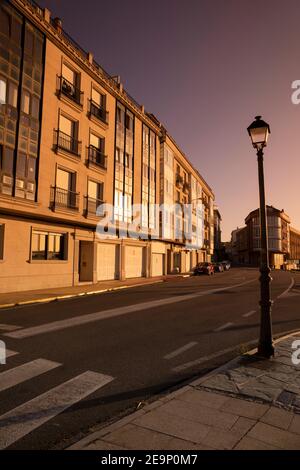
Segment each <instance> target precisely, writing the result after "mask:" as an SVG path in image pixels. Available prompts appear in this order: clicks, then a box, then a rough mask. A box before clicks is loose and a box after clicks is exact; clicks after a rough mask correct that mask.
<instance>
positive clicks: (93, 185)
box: [88, 180, 103, 201]
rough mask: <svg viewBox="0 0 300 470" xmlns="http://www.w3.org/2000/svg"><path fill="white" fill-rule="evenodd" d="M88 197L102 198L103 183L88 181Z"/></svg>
mask: <svg viewBox="0 0 300 470" xmlns="http://www.w3.org/2000/svg"><path fill="white" fill-rule="evenodd" d="M88 197H89V198H92V199H99V200H100V201H102V200H103V183H97V182H96V181H91V180H89V181H88Z"/></svg>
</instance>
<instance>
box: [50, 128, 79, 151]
mask: <svg viewBox="0 0 300 470" xmlns="http://www.w3.org/2000/svg"><path fill="white" fill-rule="evenodd" d="M54 147H55V150H56V151H57V150H64V151H65V152H68V153H72V154H73V155H76V156H77V157H79V156H80V148H81V142H79V141H78V140H76V139H74V137H72V136H71V135H68V134H65V133H64V132H62V131H60V130H59V129H56V130H55V131H54Z"/></svg>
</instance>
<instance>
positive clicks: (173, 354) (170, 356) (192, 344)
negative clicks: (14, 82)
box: [164, 341, 198, 360]
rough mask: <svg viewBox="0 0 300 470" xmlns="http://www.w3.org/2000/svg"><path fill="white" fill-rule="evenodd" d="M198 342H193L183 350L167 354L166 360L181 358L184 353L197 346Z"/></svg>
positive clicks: (182, 348) (183, 347)
mask: <svg viewBox="0 0 300 470" xmlns="http://www.w3.org/2000/svg"><path fill="white" fill-rule="evenodd" d="M196 344H198V343H197V341H191V342H190V343H188V344H186V345H185V346H182V347H181V348H178V349H176V350H175V351H173V352H171V353H169V354H167V355H166V356H165V357H164V359H167V360H169V359H173V358H174V357H176V356H179V355H180V354H182V353H184V352H185V351H188V350H189V349H191V348H193V347H194V346H196Z"/></svg>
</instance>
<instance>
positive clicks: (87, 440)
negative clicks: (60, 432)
mask: <svg viewBox="0 0 300 470" xmlns="http://www.w3.org/2000/svg"><path fill="white" fill-rule="evenodd" d="M299 334H300V331H299V330H294V331H292V332H290V333H287V334H284V336H281V337H280V338H277V339H276V340H274V344H277V343H280V342H281V341H283V340H285V339H287V338H289V337H291V336H295V335H299ZM252 343H257V339H256V340H253V341H250V342H249V343H248V344H249V345H250V344H252ZM237 347H238V346H237ZM255 353H256V348H255V349H251V350H250V351H247V352H245V353H244V354H240V355H239V356H237V357H235V358H234V359H231V360H230V361H228V362H227V363H226V364H223V365H221V366H219V367H217V368H216V369H214V370H212V371H211V372H209V373H208V374H205V375H204V376H203V377H200V378H198V379H195V380H192V382H190V383H189V384H187V385H184V386H183V387H181V388H179V389H178V390H175V391H174V392H171V393H169V394H168V395H166V396H163V397H161V398H157V399H156V400H154V401H153V402H152V403H150V404H148V405H146V406H144V407H143V408H141V409H139V410H136V411H134V412H132V413H130V414H129V415H127V416H124V417H123V418H121V419H119V420H116V421H114V422H113V423H111V424H108V425H107V426H105V425H104V426H103V427H102V428H101V429H99V431H95V432H91V433H90V434H89V435H88V436H86V437H83V438H82V439H80V440H79V441H77V442H75V443H74V444H72V445H71V446H69V447H67V448H66V449H65V450H83V448H84V446H86V445H88V444H91V443H92V442H94V441H97V440H98V439H101V438H103V437H104V436H106V435H107V434H109V433H111V432H113V431H116V430H118V429H120V428H121V427H122V426H125V425H126V424H128V423H130V422H132V421H134V420H135V419H136V418H138V417H140V416H143V415H145V414H146V413H148V412H149V411H152V410H154V409H155V408H158V407H159V406H161V405H163V404H165V403H167V402H169V401H170V400H172V399H173V398H175V397H178V396H179V395H182V394H183V393H185V392H187V391H188V390H190V389H191V388H193V387H196V386H198V385H201V384H202V383H203V382H204V381H205V380H207V378H209V377H212V376H214V375H217V374H219V373H220V372H223V371H225V370H227V369H228V368H231V367H232V366H234V365H235V364H237V363H238V362H239V360H240V358H241V357H243V356H245V355H253V354H255Z"/></svg>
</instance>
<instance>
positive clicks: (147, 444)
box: [104, 424, 205, 450]
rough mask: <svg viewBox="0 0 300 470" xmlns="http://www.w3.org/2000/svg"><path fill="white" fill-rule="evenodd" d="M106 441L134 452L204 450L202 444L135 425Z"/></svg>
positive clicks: (111, 435)
mask: <svg viewBox="0 0 300 470" xmlns="http://www.w3.org/2000/svg"><path fill="white" fill-rule="evenodd" d="M104 439H105V441H107V442H108V444H111V445H115V446H120V445H121V446H123V447H126V448H128V449H134V450H143V449H145V450H176V449H178V450H199V448H202V447H201V445H200V444H193V443H192V442H189V441H185V440H183V439H177V438H173V437H170V436H168V435H166V434H163V433H160V432H157V431H153V430H150V429H146V428H142V427H140V426H136V425H133V424H128V425H126V426H124V427H123V428H121V429H119V430H118V431H115V432H113V433H111V434H109V435H108V436H106V437H105V438H104ZM203 447H205V446H203Z"/></svg>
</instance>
